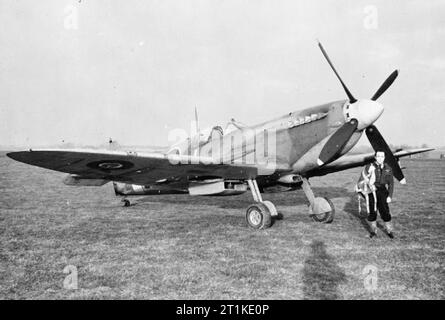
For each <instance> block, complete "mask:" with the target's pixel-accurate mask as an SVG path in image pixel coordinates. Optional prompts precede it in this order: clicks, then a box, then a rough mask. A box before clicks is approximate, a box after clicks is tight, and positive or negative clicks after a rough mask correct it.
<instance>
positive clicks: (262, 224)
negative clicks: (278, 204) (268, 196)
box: [246, 180, 279, 229]
mask: <svg viewBox="0 0 445 320" xmlns="http://www.w3.org/2000/svg"><path fill="white" fill-rule="evenodd" d="M247 183H248V184H249V188H250V191H251V192H252V196H253V200H255V201H256V203H254V204H251V205H250V206H249V207H248V208H247V211H246V221H247V224H248V225H249V226H250V227H252V228H254V229H267V228H269V227H270V226H271V225H272V219H277V218H279V215H278V212H277V208H275V205H274V204H273V203H272V202H270V201H267V200H266V201H263V199H262V198H261V193H260V189H259V188H258V184H257V182H256V180H247Z"/></svg>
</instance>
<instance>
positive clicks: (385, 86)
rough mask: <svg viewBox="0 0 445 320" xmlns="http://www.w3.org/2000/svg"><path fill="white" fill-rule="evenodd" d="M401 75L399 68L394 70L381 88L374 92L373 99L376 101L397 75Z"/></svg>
mask: <svg viewBox="0 0 445 320" xmlns="http://www.w3.org/2000/svg"><path fill="white" fill-rule="evenodd" d="M398 75H399V70H394V71H393V72H392V73H391V74H390V75H389V77H388V78H386V80H385V82H383V84H382V85H381V86H380V88H379V89H378V90H377V91H376V93H374V95H373V96H372V98H371V100H373V101H376V100H377V99H378V98H379V97H380V96H381V95H382V94H383V93H384V92H385V91H386V90H387V89H388V88H389V87H390V86H391V85H392V83H393V82H394V80H396V78H397V76H398Z"/></svg>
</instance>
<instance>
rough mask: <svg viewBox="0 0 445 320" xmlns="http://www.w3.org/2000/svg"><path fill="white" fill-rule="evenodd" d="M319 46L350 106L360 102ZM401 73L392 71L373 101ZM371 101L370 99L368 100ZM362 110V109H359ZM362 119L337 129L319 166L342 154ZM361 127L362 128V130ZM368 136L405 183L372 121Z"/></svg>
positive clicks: (367, 130)
mask: <svg viewBox="0 0 445 320" xmlns="http://www.w3.org/2000/svg"><path fill="white" fill-rule="evenodd" d="M318 46H319V48H320V50H321V52H322V53H323V56H324V57H325V59H326V60H327V62H328V63H329V65H330V66H331V69H332V71H334V73H335V75H336V76H337V78H338V80H339V81H340V83H341V85H342V87H343V90H344V91H345V93H346V95H347V96H348V98H349V104H350V106H354V104H356V105H357V106H358V104H359V103H360V101H359V100H357V99H355V98H354V96H353V95H352V93H351V91H349V89H348V87H347V86H346V85H345V83H344V82H343V80H342V79H341V77H340V75H339V74H338V72H337V70H336V69H335V67H334V65H333V64H332V62H331V60H330V59H329V56H328V54H327V53H326V51H325V50H324V48H323V46H322V44H321V43H320V42H319V43H318ZM398 75H399V72H398V70H395V71H394V72H392V73H391V74H390V75H389V77H388V78H387V79H386V80H385V82H383V84H382V85H381V86H380V88H379V89H378V90H377V91H376V92H375V93H374V95H373V96H372V98H371V101H376V100H377V99H378V98H379V97H380V96H381V95H382V94H383V93H384V92H385V91H386V90H387V89H388V88H389V87H390V86H391V85H392V83H393V82H394V80H395V79H396V78H397V76H398ZM368 101H369V100H368ZM367 104H368V105H369V106H371V105H372V104H371V103H370V102H367ZM363 105H365V104H364V103H361V106H363ZM359 111H360V110H359ZM359 121H360V119H356V118H352V119H350V120H349V121H348V122H346V123H345V124H343V125H342V126H341V127H340V128H338V129H337V131H336V132H334V134H333V135H332V136H331V137H330V138H329V139H328V141H327V142H326V144H325V145H324V146H323V148H322V150H321V152H320V155H319V158H318V160H317V164H318V165H319V166H322V165H324V164H326V163H329V162H331V161H333V160H335V159H336V158H337V156H338V155H339V154H340V152H341V150H342V149H343V148H344V146H345V145H346V143H347V142H348V141H349V139H351V137H352V135H353V134H354V132H356V130H357V129H358V127H359V125H360V123H359ZM362 129H363V128H361V129H360V130H362ZM365 132H366V136H367V137H368V140H369V142H370V143H371V145H372V147H373V149H374V151H384V152H385V160H386V163H387V164H388V165H389V166H390V167H391V168H392V170H393V173H394V176H395V177H396V179H397V180H399V181H400V183H402V184H404V183H405V178H404V176H403V172H402V170H401V169H400V166H399V164H398V161H397V159H396V158H395V157H394V155H393V153H392V152H391V150H390V148H389V147H388V144H387V143H386V142H385V139H383V137H382V135H381V134H380V132H379V131H378V130H377V128H376V127H375V126H374V125H372V124H371V123H367V124H366V131H365Z"/></svg>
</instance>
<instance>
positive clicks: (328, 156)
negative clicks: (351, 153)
mask: <svg viewBox="0 0 445 320" xmlns="http://www.w3.org/2000/svg"><path fill="white" fill-rule="evenodd" d="M357 125H358V121H357V119H351V121H349V122H346V123H345V124H344V125H342V126H341V127H340V128H339V129H338V130H337V131H335V133H334V134H333V135H332V136H331V137H330V138H329V140H328V141H327V142H326V144H325V145H324V146H323V149H321V152H320V155H319V156H318V160H317V164H318V165H319V166H322V165H324V164H326V163H328V162H331V161H332V160H333V159H335V157H336V156H337V155H338V154H339V152H340V151H341V150H342V149H343V147H344V146H345V145H346V143H347V142H348V141H349V139H350V138H351V136H352V134H353V133H354V131H355V130H356V129H357Z"/></svg>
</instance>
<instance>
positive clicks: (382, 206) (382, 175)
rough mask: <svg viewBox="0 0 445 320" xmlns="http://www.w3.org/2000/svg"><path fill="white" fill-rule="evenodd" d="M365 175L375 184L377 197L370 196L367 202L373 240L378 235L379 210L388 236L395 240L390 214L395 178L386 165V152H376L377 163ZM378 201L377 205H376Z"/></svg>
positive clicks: (365, 169)
mask: <svg viewBox="0 0 445 320" xmlns="http://www.w3.org/2000/svg"><path fill="white" fill-rule="evenodd" d="M363 174H365V175H367V177H368V179H369V182H370V183H371V184H372V183H373V184H374V188H373V189H375V197H374V196H370V197H369V201H367V209H368V213H369V215H368V221H369V223H370V227H371V238H372V237H374V236H376V235H377V221H376V220H377V210H378V211H379V213H380V217H381V218H382V220H383V221H384V223H385V229H386V232H387V233H388V236H389V237H390V238H391V239H392V238H394V234H393V227H392V223H391V214H390V212H389V205H388V204H389V203H391V199H392V194H393V190H394V176H393V173H392V169H391V167H390V166H389V165H388V164H386V163H385V152H383V151H376V153H375V161H374V162H373V163H371V164H369V165H367V166H365V168H364V172H363ZM375 200H377V201H376V202H377V205H376V203H375Z"/></svg>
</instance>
